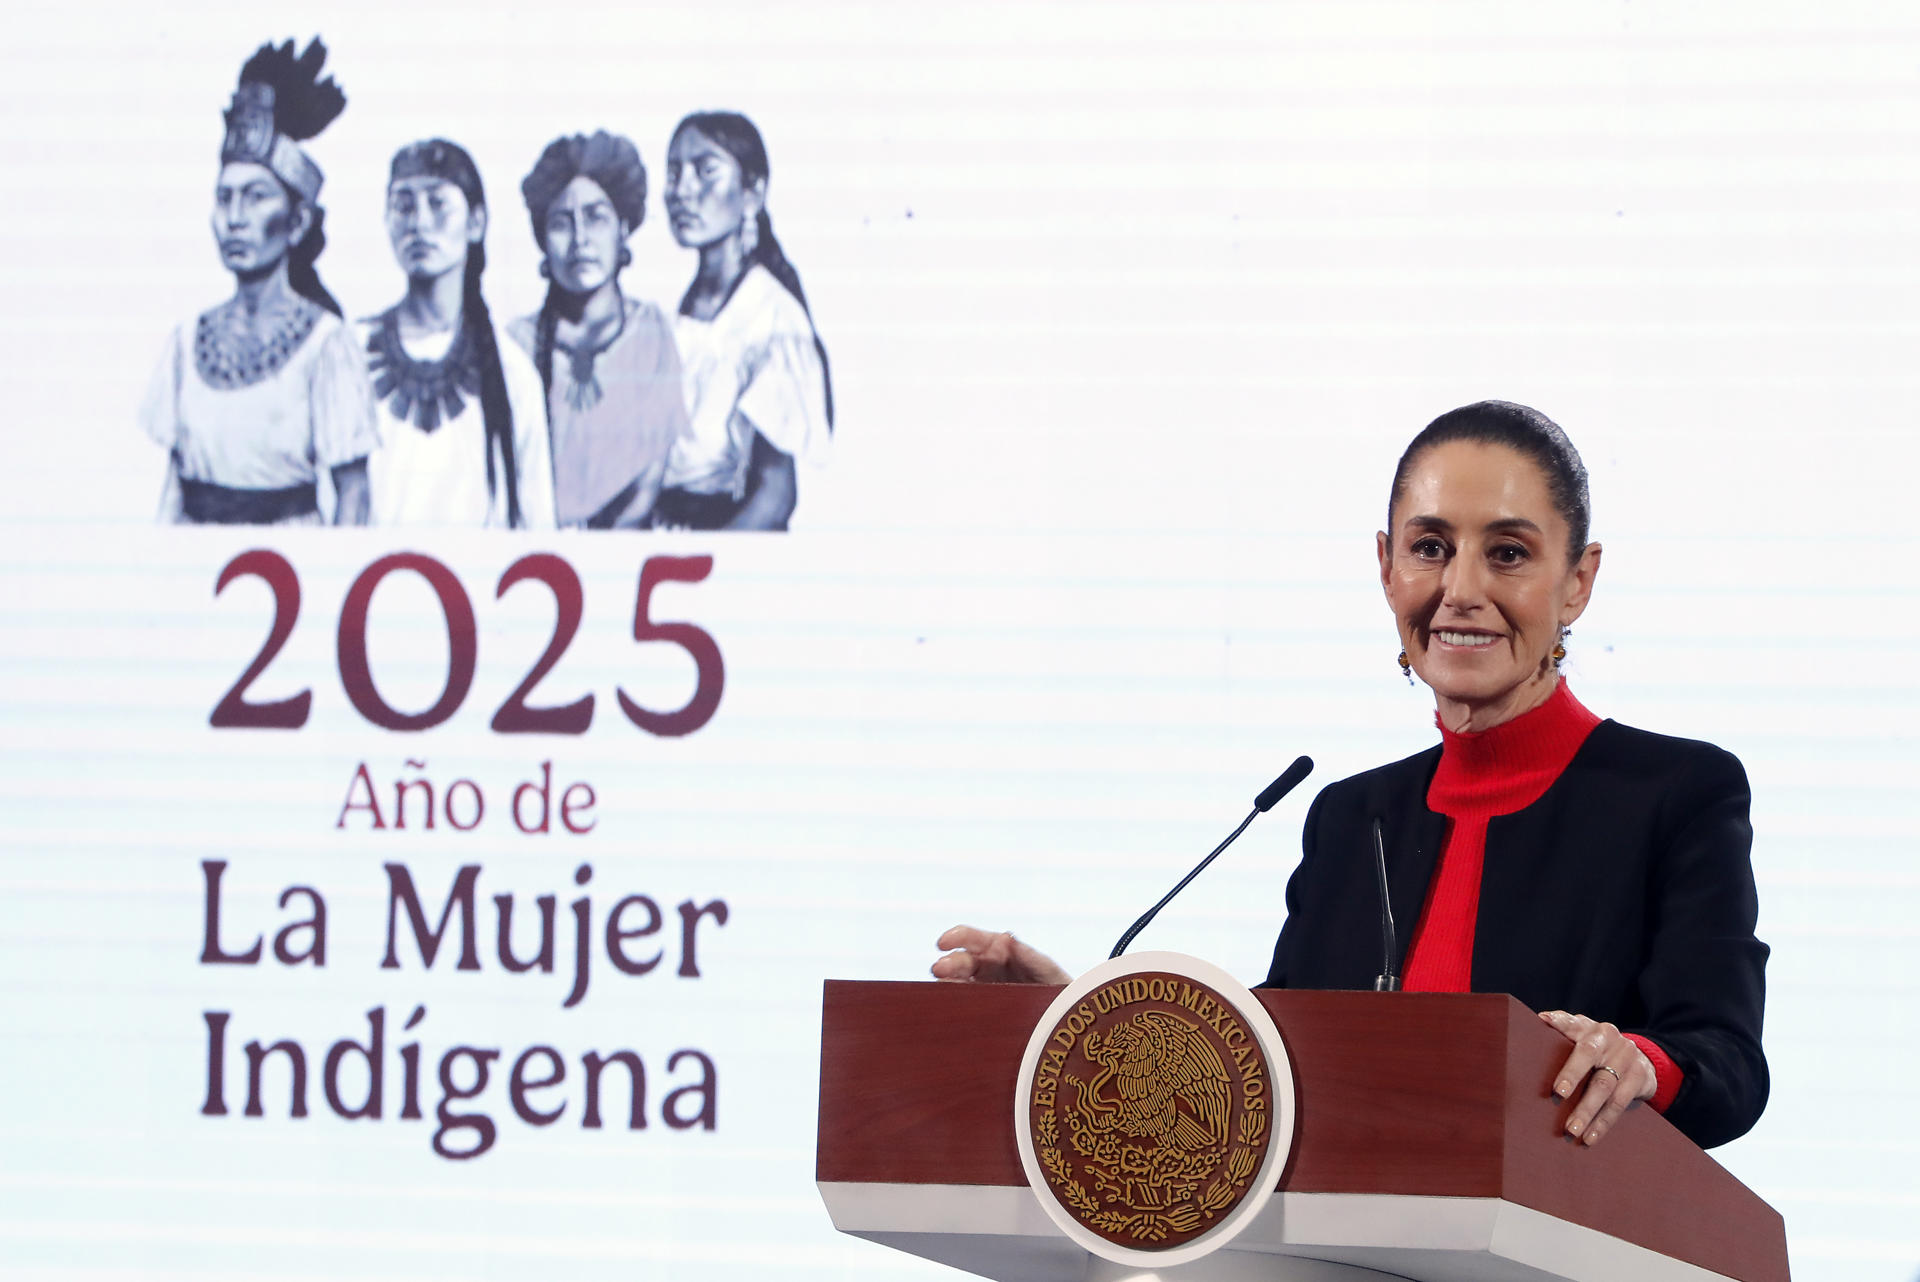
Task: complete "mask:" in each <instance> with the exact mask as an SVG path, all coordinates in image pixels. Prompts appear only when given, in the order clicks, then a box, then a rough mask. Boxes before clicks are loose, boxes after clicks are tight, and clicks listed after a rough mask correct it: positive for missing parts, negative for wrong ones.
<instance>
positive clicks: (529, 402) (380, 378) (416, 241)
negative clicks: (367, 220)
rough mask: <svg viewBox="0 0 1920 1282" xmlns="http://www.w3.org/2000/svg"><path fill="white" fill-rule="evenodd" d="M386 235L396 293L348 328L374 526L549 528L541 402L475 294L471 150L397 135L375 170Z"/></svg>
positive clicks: (549, 468) (475, 186) (534, 377)
mask: <svg viewBox="0 0 1920 1282" xmlns="http://www.w3.org/2000/svg"><path fill="white" fill-rule="evenodd" d="M386 217H387V238H388V240H389V241H391V242H392V244H393V254H394V257H395V258H396V259H398V260H399V262H400V267H401V270H403V271H405V272H406V274H407V293H406V297H405V298H402V299H401V300H400V301H399V302H398V303H396V304H395V305H394V306H393V307H391V308H389V309H387V310H386V311H384V312H382V313H381V314H380V315H378V316H374V317H371V318H369V319H367V320H363V321H361V322H360V323H359V328H360V338H361V342H362V343H363V345H364V346H365V349H366V353H367V361H368V367H369V370H370V372H371V374H372V376H373V388H374V394H375V395H376V396H377V397H378V398H379V401H380V406H379V418H380V434H381V437H382V438H383V442H384V443H383V444H382V445H381V447H380V449H379V450H377V451H376V452H375V453H374V455H373V458H372V459H371V460H370V462H369V465H368V471H369V475H370V479H371V482H372V489H373V520H374V523H375V524H376V525H488V526H500V527H507V526H511V527H516V528H520V529H551V528H552V527H553V465H552V463H551V462H550V459H551V455H550V453H549V451H548V443H547V410H546V398H545V396H544V395H543V393H542V388H541V386H540V375H539V374H538V373H536V372H535V371H534V368H533V362H532V361H530V360H528V359H527V358H526V356H525V355H523V354H522V353H521V351H520V349H519V348H517V347H514V346H513V345H512V344H511V343H507V342H504V341H503V340H502V338H501V334H500V331H499V330H498V329H496V328H495V326H494V323H493V316H492V313H490V312H489V311H488V310H487V300H486V298H485V297H484V296H483V295H482V294H481V292H480V277H481V274H482V273H483V272H485V271H486V266H487V250H486V241H485V237H486V232H487V197H486V191H485V189H484V188H483V187H482V186H481V185H480V171H479V170H478V169H477V168H475V167H474V163H473V157H471V156H469V155H468V154H467V153H466V151H465V150H464V149H462V148H461V147H460V146H458V145H457V144H455V143H451V142H447V141H446V140H445V139H441V138H435V139H432V140H430V141H427V142H416V143H410V144H409V145H407V146H405V147H402V148H401V149H400V151H399V152H398V153H397V154H396V155H395V156H394V158H393V165H392V167H391V168H390V169H389V171H388V175H387V215H386Z"/></svg>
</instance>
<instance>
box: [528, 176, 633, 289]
mask: <svg viewBox="0 0 1920 1282" xmlns="http://www.w3.org/2000/svg"><path fill="white" fill-rule="evenodd" d="M631 230H632V228H630V227H628V226H627V224H626V222H625V221H624V220H623V219H622V218H621V217H620V215H619V214H617V213H615V212H614V208H613V201H612V200H610V199H609V198H608V196H607V193H606V191H605V190H603V189H602V188H601V186H600V184H599V183H597V182H595V181H594V180H593V179H591V178H589V177H587V176H586V175H585V174H580V175H577V176H576V177H575V178H574V180H573V181H572V182H570V183H568V184H567V185H566V186H565V187H563V188H561V189H560V194H559V196H557V197H555V199H554V202H553V203H552V204H551V205H549V206H547V217H546V224H545V234H544V236H543V237H542V243H543V244H544V246H545V248H546V251H547V276H548V278H549V279H551V280H552V281H553V283H554V284H556V285H558V286H559V287H560V288H561V289H564V290H566V291H567V292H568V293H572V294H591V293H592V292H593V291H594V290H596V289H599V288H600V287H601V286H602V285H604V284H606V283H607V282H608V281H610V280H612V279H613V277H614V275H615V273H617V272H618V271H619V270H620V251H621V250H622V249H623V248H624V247H625V245H626V239H627V233H628V232H629V231H631Z"/></svg>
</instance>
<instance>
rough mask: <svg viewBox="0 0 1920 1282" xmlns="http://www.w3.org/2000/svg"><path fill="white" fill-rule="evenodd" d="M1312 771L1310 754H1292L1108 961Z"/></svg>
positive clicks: (1148, 910)
mask: <svg viewBox="0 0 1920 1282" xmlns="http://www.w3.org/2000/svg"><path fill="white" fill-rule="evenodd" d="M1312 773H1313V758H1312V757H1295V758H1294V759H1293V764H1292V765H1290V766H1288V767H1287V768H1286V769H1285V770H1283V771H1281V772H1280V777H1279V778H1278V779H1275V780H1274V781H1273V782H1272V783H1270V784H1268V785H1267V786H1266V787H1264V788H1262V789H1261V790H1260V795H1259V796H1257V797H1255V798H1254V799H1253V809H1252V810H1249V811H1248V812H1247V817H1246V818H1245V819H1242V820H1241V821H1240V826H1239V827H1238V828H1235V829H1234V830H1233V831H1232V832H1230V833H1228V834H1227V839H1226V840H1225V841H1223V842H1221V843H1220V844H1219V845H1217V846H1215V847H1214V848H1213V853H1212V854H1211V855H1208V856H1207V857H1206V858H1205V859H1202V860H1201V861H1200V862H1199V863H1197V864H1195V865H1194V868H1193V871H1192V872H1190V873H1188V874H1187V875H1186V876H1184V877H1182V878H1181V879H1180V884H1179V885H1177V886H1175V887H1174V888H1173V889H1172V890H1169V891H1168V892H1167V893H1166V897H1165V898H1163V899H1162V900H1161V901H1160V902H1159V903H1157V904H1155V905H1154V906H1153V907H1151V908H1149V909H1147V911H1146V915H1145V916H1143V917H1141V918H1140V920H1139V921H1136V922H1135V923H1133V925H1131V926H1129V927H1127V933H1126V934H1124V935H1122V936H1120V942H1119V943H1117V944H1115V945H1114V946H1113V951H1112V952H1110V953H1108V954H1107V960H1108V961H1112V960H1113V959H1114V958H1115V957H1118V956H1119V955H1120V954H1121V953H1124V952H1126V951H1127V945H1128V944H1131V943H1132V942H1133V937H1134V936H1135V935H1138V934H1139V933H1140V932H1141V931H1143V930H1145V929H1146V928H1147V923H1148V922H1150V921H1152V920H1153V919H1154V917H1155V916H1157V915H1158V914H1159V912H1160V910H1161V909H1162V908H1165V907H1166V906H1167V905H1168V904H1169V903H1171V902H1172V901H1173V897H1174V896H1175V895H1177V894H1179V893H1180V892H1181V891H1183V890H1185V889H1186V888H1187V883H1188V882H1190V881H1192V880H1193V879H1194V878H1195V877H1198V876H1199V875H1200V874H1201V873H1202V872H1204V871H1205V870H1206V867H1207V865H1208V864H1210V863H1212V862H1213V861H1214V860H1215V859H1216V858H1218V857H1219V855H1220V852H1221V851H1223V850H1225V849H1226V848H1227V847H1228V846H1231V845H1232V844H1233V839H1234V838H1235V837H1238V836H1239V835H1240V834H1241V833H1243V832H1245V831H1246V830H1247V825H1248V824H1250V823H1252V822H1253V821H1254V819H1255V818H1256V817H1257V816H1260V815H1264V814H1265V813H1267V811H1269V810H1272V809H1273V807H1274V803H1275V802H1277V801H1279V800H1280V798H1282V797H1284V796H1286V795H1287V794H1288V793H1290V792H1292V791H1293V790H1294V788H1295V787H1297V786H1298V785H1299V783H1300V781H1301V780H1302V779H1305V778H1306V777H1307V776H1308V775H1310V774H1312Z"/></svg>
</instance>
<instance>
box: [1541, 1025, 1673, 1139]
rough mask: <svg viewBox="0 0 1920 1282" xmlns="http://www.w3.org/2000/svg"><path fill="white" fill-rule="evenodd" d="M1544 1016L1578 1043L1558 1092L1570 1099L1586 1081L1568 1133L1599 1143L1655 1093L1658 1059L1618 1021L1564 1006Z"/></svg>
mask: <svg viewBox="0 0 1920 1282" xmlns="http://www.w3.org/2000/svg"><path fill="white" fill-rule="evenodd" d="M1540 1018H1541V1019H1542V1020H1543V1021H1545V1022H1546V1023H1548V1024H1551V1025H1552V1026H1553V1027H1554V1028H1556V1029H1558V1030H1559V1031H1560V1033H1561V1034H1562V1035H1563V1036H1565V1037H1566V1039H1567V1040H1568V1041H1570V1042H1572V1043H1573V1054H1571V1055H1569V1056H1567V1062H1566V1063H1565V1064H1564V1065H1562V1066H1561V1068H1560V1075H1559V1076H1558V1077H1555V1078H1554V1079H1553V1093H1554V1095H1555V1096H1556V1097H1558V1098H1560V1099H1569V1098H1571V1097H1572V1095H1573V1093H1574V1092H1575V1091H1578V1090H1580V1089H1581V1085H1582V1083H1585V1091H1584V1093H1583V1094H1582V1095H1581V1096H1580V1102H1579V1103H1578V1104H1577V1105H1575V1106H1574V1110H1573V1113H1572V1114H1571V1115H1570V1116H1569V1117H1568V1118H1567V1134H1569V1135H1571V1136H1573V1137H1574V1138H1575V1139H1577V1140H1580V1141H1582V1142H1583V1143H1586V1144H1598V1143H1599V1142H1600V1139H1601V1137H1602V1136H1604V1135H1605V1134H1606V1133H1607V1131H1608V1130H1609V1129H1611V1128H1612V1126H1613V1123H1614V1121H1615V1120H1616V1119H1617V1118H1618V1117H1619V1116H1620V1115H1621V1114H1622V1113H1624V1112H1626V1111H1627V1108H1628V1106H1629V1105H1631V1104H1634V1103H1637V1102H1638V1101H1640V1100H1643V1099H1650V1098H1652V1096H1653V1092H1654V1089H1655V1086H1656V1082H1655V1079H1654V1073H1653V1062H1652V1061H1651V1060H1649V1059H1648V1058H1647V1057H1646V1055H1645V1054H1644V1053H1642V1051H1641V1050H1640V1048H1639V1047H1638V1046H1636V1045H1634V1043H1633V1041H1632V1040H1631V1039H1629V1038H1628V1037H1627V1035H1626V1034H1624V1033H1622V1032H1621V1031H1620V1030H1619V1029H1617V1028H1615V1027H1614V1026H1613V1025H1612V1024H1601V1023H1597V1022H1595V1021H1594V1020H1591V1019H1588V1018H1587V1017H1586V1016H1585V1015H1572V1014H1569V1013H1568V1012H1566V1011H1563V1010H1548V1011H1541V1012H1540Z"/></svg>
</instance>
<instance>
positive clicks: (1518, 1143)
mask: <svg viewBox="0 0 1920 1282" xmlns="http://www.w3.org/2000/svg"><path fill="white" fill-rule="evenodd" d="M1059 991H1060V990H1059V989H1057V988H1054V987H1048V986H1040V985H1011V984H936V983H929V982H920V983H853V982H845V981H829V982H828V983H827V985H826V990H825V995H824V1011H823V1021H824V1022H823V1035H822V1050H821V1075H820V1079H821V1091H820V1130H819V1143H818V1153H817V1162H816V1178H818V1179H819V1180H820V1181H822V1182H852V1183H877V1184H907V1185H912V1184H946V1185H954V1184H963V1185H964V1184H975V1185H1006V1186H1014V1185H1019V1186H1024V1185H1025V1184H1026V1178H1025V1175H1024V1173H1023V1171H1022V1167H1021V1163H1020V1157H1019V1153H1018V1151H1017V1150H1016V1147H1015V1138H1014V1127H1013V1122H1012V1115H1013V1107H1014V1091H1015V1078H1016V1076H1017V1073H1018V1069H1019V1064H1020V1058H1021V1054H1022V1052H1023V1050H1024V1049H1025V1045H1026V1041H1027V1038H1028V1036H1029V1035H1030V1034H1031V1032H1032V1031H1033V1028H1034V1025H1035V1024H1036V1023H1037V1022H1038V1021H1039V1018H1040V1016H1041V1014H1042V1013H1043V1012H1044V1011H1045V1010H1046V1008H1047V1006H1048V1004H1049V1003H1050V1002H1051V1001H1052V1000H1053V998H1054V996H1055V995H1056V994H1057V993H1058V992H1059ZM1256 996H1257V997H1258V998H1259V1000H1260V1001H1261V1003H1262V1004H1263V1005H1264V1006H1265V1007H1266V1008H1267V1010H1268V1012H1269V1013H1270V1014H1271V1015H1272V1016H1273V1019H1274V1022H1275V1023H1276V1024H1277V1025H1278V1026H1279V1028H1280V1032H1281V1035H1282V1036H1283V1037H1284V1038H1285V1040H1286V1043H1287V1048H1288V1055H1289V1056H1290V1057H1291V1059H1292V1066H1293V1072H1294V1079H1295V1088H1296V1092H1297V1099H1298V1108H1299V1116H1298V1130H1297V1133H1296V1136H1295V1140H1294V1146H1293V1151H1292V1154H1291V1156H1290V1157H1289V1159H1288V1162H1287V1165H1286V1167H1285V1169H1284V1170H1283V1171H1282V1172H1281V1175H1280V1182H1279V1185H1278V1187H1279V1189H1280V1190H1281V1191H1283V1192H1288V1193H1362V1194H1367V1193H1371V1194H1400V1195H1416V1196H1440V1197H1479V1198H1499V1199H1503V1200H1505V1201H1507V1202H1511V1203H1514V1204H1516V1205H1520V1206H1525V1207H1528V1208H1531V1209H1533V1210H1536V1211H1539V1212H1542V1213H1544V1214H1546V1215H1550V1216H1553V1217H1555V1218H1557V1219H1561V1220H1564V1221H1567V1222H1569V1223H1574V1224H1578V1225H1581V1226H1584V1227H1587V1228H1591V1229H1594V1230H1596V1231H1599V1232H1602V1233H1605V1234H1608V1235H1611V1236H1613V1237H1617V1238H1620V1239H1622V1240H1625V1241H1628V1242H1632V1243H1634V1244H1636V1245H1640V1246H1644V1247H1646V1248H1648V1249H1650V1250H1654V1251H1657V1252H1659V1253H1660V1254H1663V1255H1667V1256H1671V1257H1673V1258H1675V1259H1679V1260H1684V1261H1686V1262H1688V1263H1691V1264H1695V1265H1698V1266H1699V1267H1701V1268H1705V1269H1708V1270H1710V1271H1712V1272H1715V1273H1720V1274H1723V1275H1725V1276H1727V1277H1730V1278H1738V1279H1747V1280H1751V1282H1787V1263H1786V1230H1785V1225H1784V1223H1783V1222H1782V1220H1781V1218H1780V1215H1779V1214H1778V1212H1776V1211H1774V1210H1773V1209H1772V1208H1771V1207H1769V1206H1768V1205H1766V1203H1764V1202H1763V1201H1761V1200H1760V1199H1759V1197H1757V1196H1756V1195H1755V1194H1753V1193H1752V1192H1751V1191H1750V1190H1748V1189H1747V1188H1746V1187H1745V1186H1744V1185H1742V1184H1741V1183H1740V1182H1739V1181H1738V1180H1736V1179H1735V1178H1734V1177H1733V1176H1732V1175H1731V1174H1729V1173H1728V1172H1727V1171H1726V1170H1725V1169H1724V1168H1723V1167H1721V1166H1720V1165H1719V1164H1718V1163H1717V1162H1715V1161H1714V1160H1713V1159H1712V1158H1711V1157H1710V1156H1708V1155H1707V1154H1706V1153H1705V1152H1703V1151H1701V1150H1700V1149H1699V1148H1698V1147H1696V1146H1695V1145H1694V1144H1693V1142H1692V1141H1691V1140H1688V1139H1687V1138H1686V1137H1685V1136H1683V1135H1681V1134H1680V1133H1679V1132H1678V1131H1676V1130H1675V1129H1674V1128H1673V1127H1671V1126H1669V1125H1668V1124H1667V1123H1666V1121H1665V1120H1664V1119H1662V1118H1661V1117H1660V1116H1659V1115H1658V1114H1656V1113H1654V1112H1653V1111H1652V1110H1650V1109H1647V1108H1635V1109H1632V1110H1630V1111H1629V1112H1628V1113H1627V1114H1626V1115H1624V1116H1623V1117H1622V1118H1621V1120H1620V1121H1619V1122H1618V1123H1616V1124H1615V1126H1614V1128H1613V1129H1612V1131H1610V1132H1609V1134H1608V1135H1607V1138H1606V1140H1605V1141H1604V1142H1602V1143H1600V1144H1598V1145H1595V1146H1593V1147H1591V1148H1589V1147H1587V1146H1586V1145H1584V1144H1579V1143H1577V1142H1575V1141H1573V1140H1570V1139H1569V1138H1567V1137H1566V1136H1565V1134H1564V1132H1563V1131H1562V1126H1563V1125H1564V1122H1565V1119H1566V1115H1567V1113H1568V1112H1569V1111H1570V1110H1571V1108H1572V1104H1571V1103H1570V1102H1565V1101H1559V1100H1555V1099H1553V1097H1552V1093H1551V1087H1552V1081H1553V1076H1554V1074H1555V1072H1556V1071H1557V1070H1558V1068H1559V1067H1560V1065H1561V1064H1562V1063H1563V1062H1564V1061H1565V1058H1566V1053H1567V1043H1566V1040H1565V1039H1564V1038H1563V1037H1561V1036H1560V1035H1559V1034H1558V1033H1556V1032H1554V1031H1553V1030H1552V1029H1550V1028H1548V1027H1547V1026H1546V1025H1544V1024H1543V1023H1541V1022H1540V1020H1539V1019H1537V1018H1536V1017H1535V1016H1534V1015H1533V1014H1532V1013H1531V1012H1530V1011H1528V1010H1527V1009H1526V1008H1525V1007H1524V1006H1522V1005H1521V1004H1520V1003H1519V1002H1517V1001H1515V1000H1514V999H1513V998H1511V997H1505V996H1493V995H1486V994H1467V993H1341V992H1300V991H1283V990H1271V989H1267V990H1258V991H1257V993H1256Z"/></svg>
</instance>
